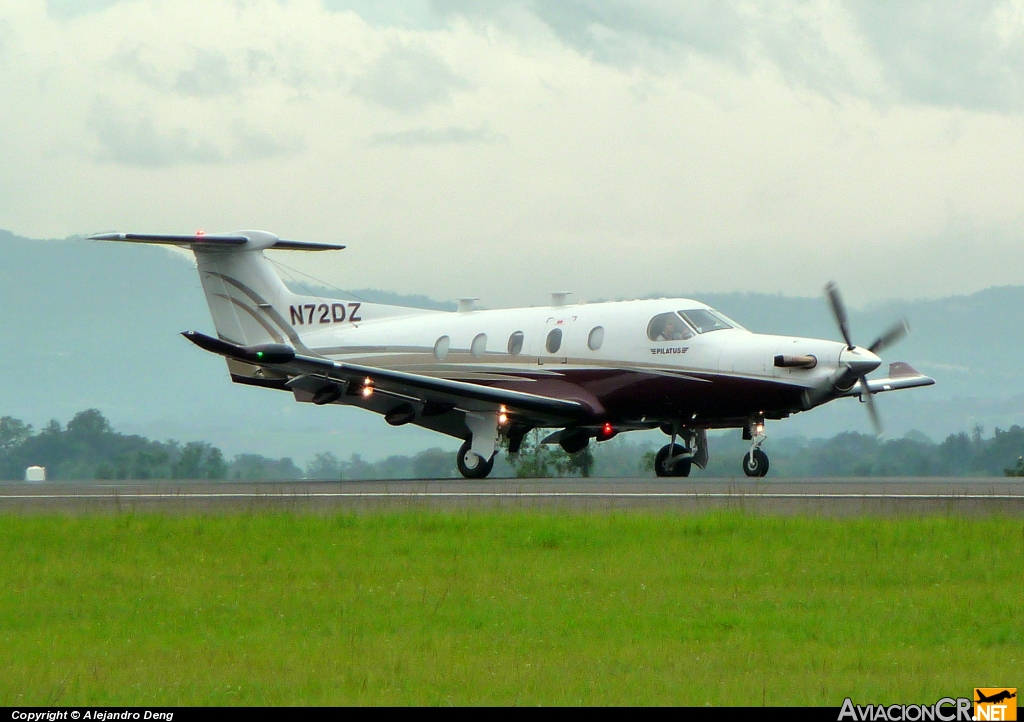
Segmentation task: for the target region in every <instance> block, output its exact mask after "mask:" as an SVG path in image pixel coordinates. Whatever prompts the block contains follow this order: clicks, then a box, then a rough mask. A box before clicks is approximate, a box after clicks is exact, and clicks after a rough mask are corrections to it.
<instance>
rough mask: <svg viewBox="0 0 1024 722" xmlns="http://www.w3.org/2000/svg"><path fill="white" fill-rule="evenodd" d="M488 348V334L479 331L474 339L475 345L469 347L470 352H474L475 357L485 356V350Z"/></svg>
mask: <svg viewBox="0 0 1024 722" xmlns="http://www.w3.org/2000/svg"><path fill="white" fill-rule="evenodd" d="M486 350H487V334H486V333H478V334H477V335H476V338H474V339H473V345H472V346H470V347H469V351H470V353H472V354H473V358H483V355H484V351H486Z"/></svg>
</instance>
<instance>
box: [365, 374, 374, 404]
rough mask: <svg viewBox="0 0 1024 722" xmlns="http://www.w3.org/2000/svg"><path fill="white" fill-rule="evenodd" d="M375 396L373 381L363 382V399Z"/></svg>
mask: <svg viewBox="0 0 1024 722" xmlns="http://www.w3.org/2000/svg"><path fill="white" fill-rule="evenodd" d="M371 396H373V379H366V381H364V382H363V398H364V399H368V398H370V397H371Z"/></svg>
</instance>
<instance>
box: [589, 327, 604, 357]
mask: <svg viewBox="0 0 1024 722" xmlns="http://www.w3.org/2000/svg"><path fill="white" fill-rule="evenodd" d="M602 343H604V326H594V328H592V329H590V336H588V337H587V346H589V347H590V350H591V351H597V350H598V349H599V348H601V344H602Z"/></svg>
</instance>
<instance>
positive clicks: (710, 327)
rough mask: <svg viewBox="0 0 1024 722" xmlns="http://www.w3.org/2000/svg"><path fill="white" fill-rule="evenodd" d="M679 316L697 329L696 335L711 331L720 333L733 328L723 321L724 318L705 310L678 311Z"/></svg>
mask: <svg viewBox="0 0 1024 722" xmlns="http://www.w3.org/2000/svg"><path fill="white" fill-rule="evenodd" d="M679 315H680V316H682V317H683V318H685V319H686V320H687V321H688V322H689V323H690V325H691V326H693V327H694V328H695V329H697V333H710V332H711V331H722V330H724V329H727V328H732V327H733V325H732V324H731V323H729V322H728V321H726V320H725V316H723V315H722V314H720V313H716V312H715V311H712V310H711V309H707V308H694V309H690V310H689V311H680V312H679Z"/></svg>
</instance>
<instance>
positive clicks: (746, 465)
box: [743, 449, 768, 476]
mask: <svg viewBox="0 0 1024 722" xmlns="http://www.w3.org/2000/svg"><path fill="white" fill-rule="evenodd" d="M743 473H744V474H746V475H747V476H765V475H766V474H767V473H768V454H766V453H764V452H763V451H761V450H760V449H754V453H752V454H750V453H747V454H744V456H743Z"/></svg>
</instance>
